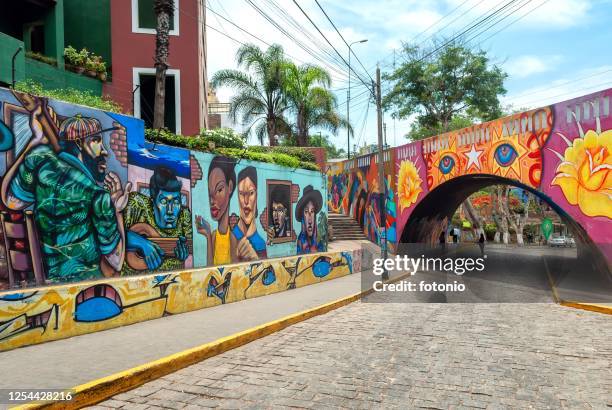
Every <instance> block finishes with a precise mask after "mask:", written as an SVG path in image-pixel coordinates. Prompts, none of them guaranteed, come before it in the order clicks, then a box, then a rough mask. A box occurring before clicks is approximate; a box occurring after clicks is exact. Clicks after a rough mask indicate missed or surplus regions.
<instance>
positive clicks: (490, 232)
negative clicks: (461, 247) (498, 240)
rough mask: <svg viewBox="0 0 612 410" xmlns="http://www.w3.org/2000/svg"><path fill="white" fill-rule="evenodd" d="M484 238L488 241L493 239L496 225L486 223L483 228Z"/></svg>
mask: <svg viewBox="0 0 612 410" xmlns="http://www.w3.org/2000/svg"><path fill="white" fill-rule="evenodd" d="M484 231H485V236H486V237H487V240H488V241H492V240H493V239H495V232H497V225H495V224H494V223H486V224H485V226H484Z"/></svg>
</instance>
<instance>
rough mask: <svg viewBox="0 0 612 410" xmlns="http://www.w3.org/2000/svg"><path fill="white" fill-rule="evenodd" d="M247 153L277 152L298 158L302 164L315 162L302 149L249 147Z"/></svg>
mask: <svg viewBox="0 0 612 410" xmlns="http://www.w3.org/2000/svg"><path fill="white" fill-rule="evenodd" d="M249 151H253V152H278V153H281V154H287V155H290V156H293V157H296V158H298V159H299V160H300V161H303V162H315V160H316V159H315V156H314V154H313V153H312V152H310V151H309V150H307V149H305V148H302V147H287V146H284V145H279V146H275V147H261V146H250V147H249Z"/></svg>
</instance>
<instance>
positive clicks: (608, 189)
mask: <svg viewBox="0 0 612 410" xmlns="http://www.w3.org/2000/svg"><path fill="white" fill-rule="evenodd" d="M581 131H582V130H581ZM581 134H582V132H581ZM559 135H560V134H559ZM560 136H561V137H562V138H563V139H564V140H565V141H566V143H567V145H568V147H567V148H566V149H565V153H564V155H563V156H561V155H560V154H558V153H556V154H557V155H558V156H559V158H560V159H561V163H560V164H559V165H558V166H557V170H556V174H555V177H554V179H553V180H552V185H557V186H558V187H560V188H561V190H562V191H563V195H565V198H566V199H567V201H568V202H569V203H570V204H572V205H578V207H579V208H580V210H581V211H582V213H584V214H585V215H587V216H605V217H608V218H611V219H612V172H610V170H612V130H607V131H605V132H603V133H601V132H596V131H593V130H589V131H587V133H586V134H584V137H582V138H576V139H574V141H573V142H569V141H568V140H567V139H566V138H565V137H564V136H563V135H560ZM553 152H554V151H553Z"/></svg>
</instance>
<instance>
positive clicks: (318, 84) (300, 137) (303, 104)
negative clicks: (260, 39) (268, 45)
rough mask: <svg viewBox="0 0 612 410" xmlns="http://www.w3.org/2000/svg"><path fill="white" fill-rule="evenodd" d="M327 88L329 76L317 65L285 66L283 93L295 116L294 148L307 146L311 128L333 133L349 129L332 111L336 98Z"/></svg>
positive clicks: (291, 64)
mask: <svg viewBox="0 0 612 410" xmlns="http://www.w3.org/2000/svg"><path fill="white" fill-rule="evenodd" d="M330 85H331V76H330V75H329V73H328V72H327V71H325V69H323V68H321V67H319V66H316V65H312V64H303V65H300V66H296V65H295V64H294V63H292V62H288V63H287V64H286V76H285V83H284V91H285V93H286V96H287V99H288V102H289V104H290V106H291V110H292V111H293V112H294V113H295V116H296V123H295V128H296V142H297V145H298V146H300V147H305V146H308V145H309V142H308V134H309V131H310V130H311V129H312V128H322V129H326V130H328V131H331V132H333V133H336V132H337V131H338V128H340V127H349V125H348V122H347V121H346V119H345V118H344V117H342V116H341V115H340V114H338V112H337V111H336V106H337V103H336V97H335V96H334V94H333V93H332V92H331V91H330V90H329V89H328V88H329V87H330Z"/></svg>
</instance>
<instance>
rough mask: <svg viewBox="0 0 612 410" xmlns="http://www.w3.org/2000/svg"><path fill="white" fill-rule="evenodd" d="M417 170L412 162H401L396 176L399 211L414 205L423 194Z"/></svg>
mask: <svg viewBox="0 0 612 410" xmlns="http://www.w3.org/2000/svg"><path fill="white" fill-rule="evenodd" d="M422 182H423V180H422V179H421V177H420V176H419V170H418V169H417V167H416V166H415V165H414V163H413V162H412V161H402V163H401V164H400V169H399V173H398V176H397V197H398V201H399V208H400V211H401V210H402V209H407V208H409V207H410V205H412V204H414V203H415V202H416V201H417V199H418V198H419V194H420V193H421V192H423V189H422V188H421V183H422Z"/></svg>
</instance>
